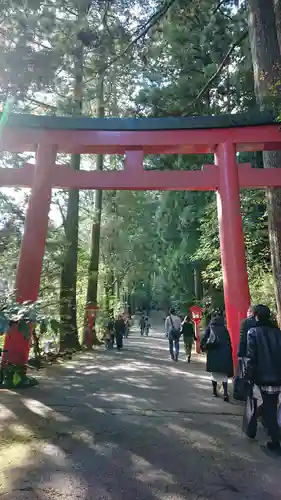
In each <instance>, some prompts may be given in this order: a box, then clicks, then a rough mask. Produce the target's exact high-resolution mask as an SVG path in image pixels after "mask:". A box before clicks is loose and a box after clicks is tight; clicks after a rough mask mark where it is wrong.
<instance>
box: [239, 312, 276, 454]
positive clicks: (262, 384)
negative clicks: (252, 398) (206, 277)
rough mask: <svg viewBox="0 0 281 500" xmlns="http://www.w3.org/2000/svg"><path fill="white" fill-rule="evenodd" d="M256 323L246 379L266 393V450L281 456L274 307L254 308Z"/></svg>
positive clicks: (251, 337)
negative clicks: (267, 437)
mask: <svg viewBox="0 0 281 500" xmlns="http://www.w3.org/2000/svg"><path fill="white" fill-rule="evenodd" d="M254 316H255V320H256V326H254V327H252V328H251V329H250V330H249V331H248V341H247V356H246V358H245V378H246V379H247V380H249V381H250V383H251V384H252V385H253V384H256V385H257V386H258V387H259V389H260V391H261V395H262V400H263V410H262V415H263V419H264V424H265V427H266V428H267V431H268V435H269V438H270V440H269V441H268V442H267V443H266V449H267V450H269V451H271V452H274V453H276V454H278V455H279V456H281V446H280V432H279V427H278V420H277V405H278V399H279V395H280V394H281V331H280V329H279V328H278V327H277V325H276V324H275V323H274V322H273V321H272V319H271V313H270V309H269V308H268V307H267V306H265V305H263V304H259V305H257V306H255V308H254Z"/></svg>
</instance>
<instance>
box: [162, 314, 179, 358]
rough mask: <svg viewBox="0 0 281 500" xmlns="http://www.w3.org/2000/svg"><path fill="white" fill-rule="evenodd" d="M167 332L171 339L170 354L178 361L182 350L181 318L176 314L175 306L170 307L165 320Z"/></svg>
mask: <svg viewBox="0 0 281 500" xmlns="http://www.w3.org/2000/svg"><path fill="white" fill-rule="evenodd" d="M165 333H166V336H167V338H168V340H169V350H170V356H171V359H172V360H173V361H178V359H179V351H180V336H181V319H180V317H179V316H177V315H176V311H175V309H174V308H171V309H170V313H169V314H168V316H167V318H166V320H165Z"/></svg>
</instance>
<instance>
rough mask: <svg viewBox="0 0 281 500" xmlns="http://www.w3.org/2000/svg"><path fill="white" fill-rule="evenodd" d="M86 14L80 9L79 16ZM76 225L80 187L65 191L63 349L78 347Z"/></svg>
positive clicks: (80, 58) (78, 91) (77, 105)
mask: <svg viewBox="0 0 281 500" xmlns="http://www.w3.org/2000/svg"><path fill="white" fill-rule="evenodd" d="M84 16H85V10H84V9H82V10H81V12H80V13H79V14H78V19H81V17H84ZM74 57H75V60H74V73H75V82H74V110H73V114H74V115H75V116H81V114H82V106H83V67H84V49H83V45H82V43H81V42H77V47H76V50H75V54H74ZM80 160H81V157H80V155H72V156H71V168H72V169H73V170H79V169H80ZM78 229H79V190H78V189H71V190H69V191H68V201H67V213H66V218H65V235H66V242H67V246H66V250H65V254H64V260H63V264H62V270H61V282H60V319H61V331H60V351H64V350H66V349H80V343H79V336H78V329H77V303H76V282H77V257H78Z"/></svg>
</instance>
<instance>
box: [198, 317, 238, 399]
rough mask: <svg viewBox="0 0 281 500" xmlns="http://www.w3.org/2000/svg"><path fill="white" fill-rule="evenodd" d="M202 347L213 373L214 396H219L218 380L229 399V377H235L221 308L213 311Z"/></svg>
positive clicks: (230, 348)
mask: <svg viewBox="0 0 281 500" xmlns="http://www.w3.org/2000/svg"><path fill="white" fill-rule="evenodd" d="M211 340H212V342H211ZM201 349H202V351H203V352H204V351H206V353H207V365H206V370H207V372H209V373H211V374H212V386H213V394H214V396H216V397H217V396H218V393H217V386H218V382H222V386H223V392H224V401H229V396H228V379H229V378H230V377H233V359H232V347H231V342H230V336H229V333H228V330H227V328H226V326H225V321H224V317H223V312H222V311H221V310H219V309H216V310H215V311H213V314H212V319H211V322H210V324H209V326H208V327H207V329H206V331H205V333H204V335H203V338H202V340H201Z"/></svg>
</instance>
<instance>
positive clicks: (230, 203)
mask: <svg viewBox="0 0 281 500" xmlns="http://www.w3.org/2000/svg"><path fill="white" fill-rule="evenodd" d="M216 164H217V166H218V168H219V179H220V182H219V189H218V192H217V206H218V221H219V234H220V248H221V262H222V270H223V281H224V299H225V309H226V319H227V325H228V329H229V332H230V336H231V342H232V349H233V359H234V362H235V360H236V358H237V352H238V346H239V337H240V335H239V333H240V322H241V320H242V319H243V318H245V317H246V313H247V309H248V307H249V305H250V293H249V285H248V274H247V265H246V256H245V243H244V234H243V223H242V217H241V211H240V188H239V177H238V164H237V160H236V147H235V145H234V144H232V143H229V142H225V143H222V144H219V145H218V146H217V150H216Z"/></svg>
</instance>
